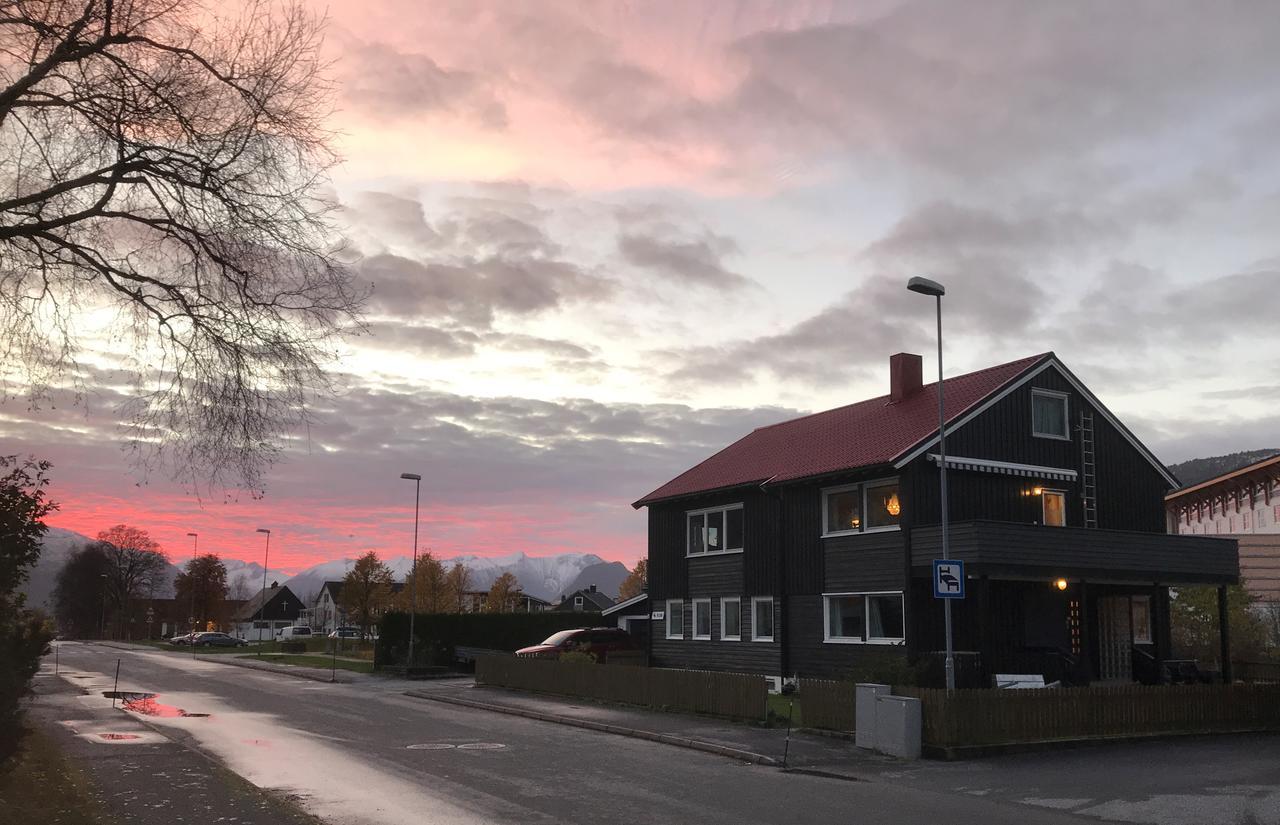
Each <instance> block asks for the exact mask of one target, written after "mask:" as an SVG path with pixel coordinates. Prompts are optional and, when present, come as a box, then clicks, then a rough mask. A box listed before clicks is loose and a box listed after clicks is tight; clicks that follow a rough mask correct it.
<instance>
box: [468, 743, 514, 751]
mask: <svg viewBox="0 0 1280 825" xmlns="http://www.w3.org/2000/svg"><path fill="white" fill-rule="evenodd" d="M505 747H506V745H500V744H498V743H497V742H468V743H467V744H465V745H459V746H458V750H460V751H496V750H500V749H502V748H505Z"/></svg>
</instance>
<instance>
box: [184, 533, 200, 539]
mask: <svg viewBox="0 0 1280 825" xmlns="http://www.w3.org/2000/svg"><path fill="white" fill-rule="evenodd" d="M187 535H188V536H191V537H192V538H195V537H196V536H198V535H200V534H199V533H187Z"/></svg>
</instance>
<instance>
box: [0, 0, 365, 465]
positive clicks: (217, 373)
mask: <svg viewBox="0 0 1280 825" xmlns="http://www.w3.org/2000/svg"><path fill="white" fill-rule="evenodd" d="M282 2H286V3H290V4H289V5H283V6H276V5H273V4H271V3H270V2H269V0H249V2H246V3H244V4H240V5H239V8H240V13H239V16H238V17H237V18H235V19H221V18H218V17H216V16H213V15H215V14H216V12H215V10H216V9H217V8H218V7H217V6H216V5H214V6H210V5H206V4H199V3H197V2H195V1H194V0H0V145H2V146H3V149H0V362H3V363H5V364H10V365H15V367H16V368H17V369H18V370H19V372H18V373H17V374H16V375H14V374H11V375H9V376H4V375H3V374H0V378H3V379H4V380H17V381H18V382H19V384H20V385H21V386H23V387H24V389H23V392H24V393H26V394H27V395H28V396H29V400H30V401H31V403H33V404H39V403H42V402H43V401H45V400H47V399H48V398H49V394H50V391H51V389H50V388H51V387H53V386H56V385H60V384H62V383H68V382H69V383H71V384H73V385H77V386H79V387H84V386H85V384H86V383H87V379H86V377H85V373H84V372H82V371H81V369H80V367H79V365H78V364H77V363H76V360H75V353H76V351H77V349H78V348H79V347H81V346H82V344H81V339H82V336H86V335H90V334H94V335H96V334H101V333H102V330H88V329H85V327H86V319H87V318H88V317H89V313H90V312H94V311H99V310H103V309H109V310H114V312H113V313H105V315H107V316H109V317H112V318H114V319H116V320H115V321H114V324H115V325H114V326H113V327H112V328H111V329H110V330H109V332H110V333H112V335H113V337H114V338H116V339H118V340H122V341H124V342H126V344H127V345H128V348H129V350H128V352H127V353H123V352H122V353H120V355H121V356H122V358H126V357H127V359H128V360H123V361H122V362H121V366H122V367H123V368H124V369H125V370H126V372H128V373H131V374H132V375H134V376H135V378H136V382H137V383H136V389H135V392H134V393H133V395H132V396H131V400H130V401H129V402H127V403H126V404H125V405H124V407H123V408H122V409H121V410H120V415H121V420H122V422H123V423H124V424H125V426H126V428H127V433H128V439H129V445H130V447H131V449H132V452H133V455H134V458H135V460H137V461H138V462H139V463H140V465H141V466H142V467H144V468H147V467H151V466H153V465H154V462H156V461H157V460H161V461H163V460H167V463H168V464H169V465H170V466H171V467H172V468H174V473H175V475H177V476H178V477H180V478H182V480H184V481H187V482H189V483H195V484H200V483H202V482H208V483H210V484H227V483H233V484H237V485H244V486H246V487H248V488H249V489H251V490H259V489H260V488H261V476H262V471H263V470H264V469H265V467H267V466H268V465H269V464H270V463H271V462H272V461H273V460H274V459H275V457H276V456H277V454H278V453H279V451H280V449H281V443H282V438H283V437H284V436H285V435H286V434H287V433H288V432H289V431H290V430H291V429H292V428H293V427H295V426H297V425H299V424H305V423H306V422H307V420H308V409H309V402H310V401H311V400H312V399H313V398H315V394H316V393H318V392H326V391H328V390H330V389H331V386H330V384H329V380H328V379H327V377H326V374H325V372H324V370H323V364H324V362H325V360H326V359H327V358H328V357H329V356H330V354H331V349H332V346H331V345H333V344H335V343H336V339H337V336H339V335H340V334H341V333H342V332H343V331H344V330H348V329H351V328H353V327H359V325H360V323H361V322H360V320H359V315H360V311H361V303H362V298H363V296H362V294H361V292H360V290H359V289H357V288H355V287H354V286H353V282H352V280H351V277H350V274H349V272H348V270H347V268H345V267H343V266H342V265H341V262H340V261H339V256H340V255H341V251H340V250H339V249H336V248H335V247H333V246H332V240H331V238H332V236H333V233H332V231H331V228H330V225H329V214H330V209H331V206H332V204H330V203H328V202H326V201H325V200H324V198H323V189H322V186H323V185H324V183H325V175H326V173H327V171H328V170H329V169H330V168H331V167H332V165H333V164H334V163H335V162H336V157H335V156H334V154H333V153H332V152H331V150H330V148H329V145H328V144H329V137H330V136H329V134H328V132H327V131H326V130H325V127H324V120H325V118H326V116H327V115H328V113H329V111H330V106H329V101H330V98H331V91H332V90H331V87H330V84H329V83H328V82H327V81H325V80H324V76H325V73H324V71H323V70H324V68H325V67H324V66H323V65H321V62H320V59H319V56H318V49H319V45H320V41H321V32H322V29H323V23H324V21H323V19H321V18H318V17H316V16H314V15H312V14H311V13H309V12H308V11H307V10H305V9H304V8H303V7H302V6H301V5H300V4H293V2H292V0H282ZM103 315H104V313H101V312H98V313H96V314H95V315H94V316H93V317H95V318H99V317H103ZM6 394H8V391H7V390H6Z"/></svg>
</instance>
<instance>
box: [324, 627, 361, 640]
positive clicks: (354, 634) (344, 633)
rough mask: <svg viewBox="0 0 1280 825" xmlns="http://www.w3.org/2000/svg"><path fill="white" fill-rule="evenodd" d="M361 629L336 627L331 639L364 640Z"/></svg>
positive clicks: (330, 635)
mask: <svg viewBox="0 0 1280 825" xmlns="http://www.w3.org/2000/svg"><path fill="white" fill-rule="evenodd" d="M362 635H363V634H361V633H360V628H358V627H336V628H334V629H333V632H331V633H330V634H329V638H330V639H359V638H362Z"/></svg>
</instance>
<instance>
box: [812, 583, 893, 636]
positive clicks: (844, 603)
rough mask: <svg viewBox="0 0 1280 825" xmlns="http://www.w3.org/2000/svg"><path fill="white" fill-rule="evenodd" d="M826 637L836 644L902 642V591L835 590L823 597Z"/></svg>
mask: <svg viewBox="0 0 1280 825" xmlns="http://www.w3.org/2000/svg"><path fill="white" fill-rule="evenodd" d="M823 608H824V610H825V611H826V635H825V637H824V641H827V642H831V643H835V644H899V643H900V642H902V641H903V639H904V638H905V635H904V629H903V628H904V625H905V622H904V617H903V608H902V594H901V593H899V592H892V593H833V594H829V595H827V596H825V597H824V598H823Z"/></svg>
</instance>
